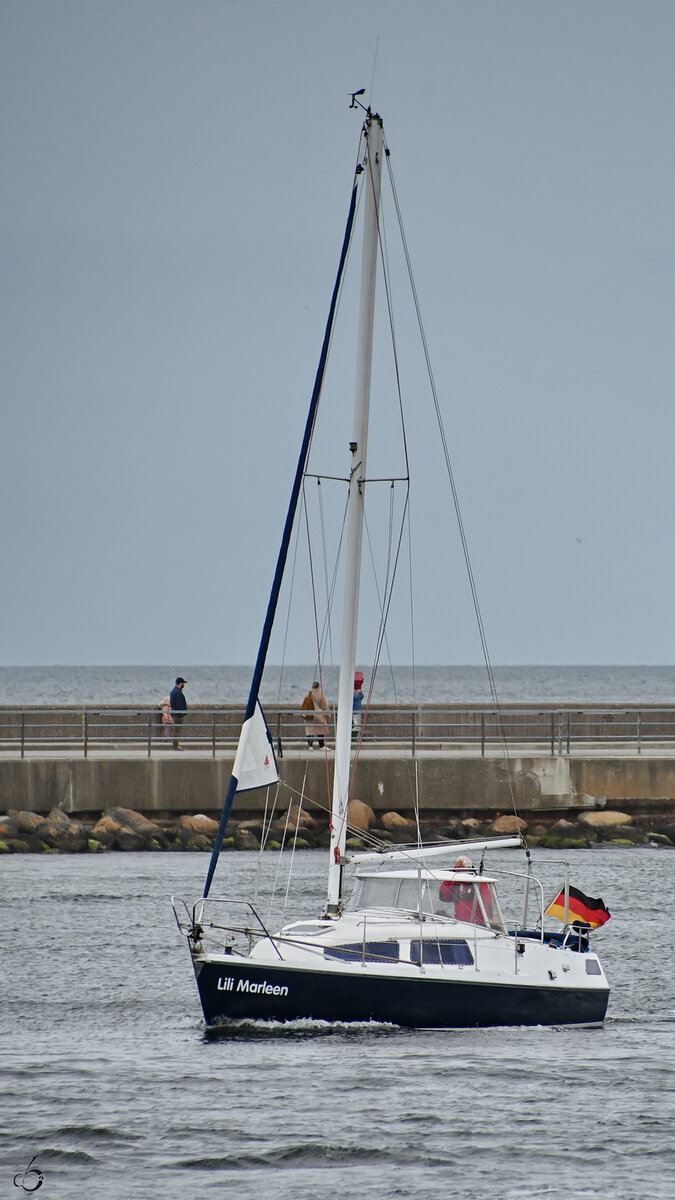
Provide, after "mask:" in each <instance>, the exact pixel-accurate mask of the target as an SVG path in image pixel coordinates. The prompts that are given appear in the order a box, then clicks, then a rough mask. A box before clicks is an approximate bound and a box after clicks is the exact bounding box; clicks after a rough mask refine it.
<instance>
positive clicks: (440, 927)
mask: <svg viewBox="0 0 675 1200" xmlns="http://www.w3.org/2000/svg"><path fill="white" fill-rule="evenodd" d="M364 916H365V919H366V921H367V927H368V933H367V935H366V939H365V940H364ZM420 934H421V927H420V922H419V920H418V919H415V917H414V916H411V917H410V919H408V920H401V919H400V914H399V915H397V918H396V920H394V921H392V920H390V919H387V918H384V919H383V918H378V917H377V916H376V915H374V914H372V913H368V914H359V913H350V914H347V916H345V917H343V918H340V919H339V920H338V921H337V922H334V921H333V922H316V927H315V930H313V931H311V932H310V933H309V934H304V933H301V932H300V931H299V930H295V931H294V927H293V926H291V927H289V928H288V929H286V930H284V931H283V932H282V934H280V935H279V936H278V937H274V938H263V939H262V940H261V941H259V942H258V943H257V945H256V946H255V947H254V949H253V951H252V953H251V954H250V955H249V956H244V955H239V954H237V953H227V952H224V953H222V954H214V953H209V954H205V953H203V952H200V951H199V949H196V950H195V951H194V952H193V963H194V968H195V974H196V977H197V985H198V988H199V995H200V999H201V1003H202V1008H203V1012H204V1017H205V1019H206V1022H207V1024H208V1025H218V1024H223V1023H228V1022H232V1021H251V1020H255V1021H258V1020H259V1021H280V1022H286V1021H294V1020H299V1019H313V1020H318V1021H340V1022H364V1021H376V1022H388V1023H391V1024H394V1025H401V1026H407V1027H413V1028H460V1027H470V1026H491V1025H599V1024H601V1023H602V1021H603V1019H604V1016H605V1012H606V1010H607V1002H608V997H609V987H608V984H607V981H606V979H605V976H604V974H603V972H602V968H601V966H600V963H599V961H598V959H597V956H596V955H595V954H593V953H591V952H589V951H588V948H587V942H586V941H584V940H583V939H581V940H579V939H577V941H576V942H573V943H570V944H568V945H567V946H565V947H563V946H562V944H561V941H560V940H559V939H558V940H554V941H553V942H552V943H549V942H547V941H544V942H542V941H541V940H535V938H534V937H531V936H527V935H518V936H515V937H514V936H510V935H506V934H500V933H495V932H493V931H491V930H487V929H478V928H476V927H474V926H471V925H467V924H464V925H463V924H461V923H457V922H452V923H446V922H431V923H429V922H425V929H424V931H423V934H422V936H420ZM438 946H442V947H444V948H448V947H449V948H450V957H454V958H455V959H456V961H454V962H450V961H448V962H444V963H443V962H437V963H433V962H425V961H424V959H425V958H426V957H427V955H428V954H429V950H428V948H429V947H431V948H432V949H433V956H436V950H435V949H434V948H435V947H438ZM387 954H389V955H391V958H390V960H389V961H385V960H384V956H385V955H387ZM420 959H422V962H420Z"/></svg>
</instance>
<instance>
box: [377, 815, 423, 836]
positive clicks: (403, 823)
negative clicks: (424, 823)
mask: <svg viewBox="0 0 675 1200" xmlns="http://www.w3.org/2000/svg"><path fill="white" fill-rule="evenodd" d="M381 822H382V825H383V826H384V828H385V829H388V830H389V831H390V833H395V832H396V831H401V832H403V833H416V832H417V825H416V824H415V822H414V821H411V820H410V819H409V818H408V817H402V816H401V814H400V813H397V812H387V813H384V815H383V816H382V818H381Z"/></svg>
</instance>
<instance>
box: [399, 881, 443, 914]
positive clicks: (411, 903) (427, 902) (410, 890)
mask: <svg viewBox="0 0 675 1200" xmlns="http://www.w3.org/2000/svg"><path fill="white" fill-rule="evenodd" d="M431 887H432V889H433V891H434V892H436V893H438V884H437V883H436V882H435V881H433V882H432V884H431ZM396 907H397V908H406V909H408V910H409V911H410V912H418V911H421V912H423V913H433V912H435V911H436V907H435V902H434V900H433V898H432V893H430V891H429V880H427V879H425V880H423V881H422V886H421V898H420V883H419V880H417V879H404V880H403V881H402V883H401V890H400V892H399V894H398V904H397V905H396Z"/></svg>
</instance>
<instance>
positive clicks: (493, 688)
mask: <svg viewBox="0 0 675 1200" xmlns="http://www.w3.org/2000/svg"><path fill="white" fill-rule="evenodd" d="M385 157H386V160H387V170H388V174H389V182H390V184H391V190H392V197H393V200H394V207H395V210H396V214H397V218H398V225H399V232H400V236H401V244H402V247H403V254H404V258H405V263H406V269H407V272H408V279H409V281H410V287H411V291H412V297H413V303H414V306H415V313H416V315H417V326H418V329H419V333H420V339H421V343H422V350H423V353H424V360H425V363H426V369H427V375H428V378H429V385H430V388H431V394H432V398H433V402H434V409H435V413H436V423H437V425H438V430H439V433H440V438H441V445H442V447H443V455H444V458H445V467H446V472H447V475H448V480H449V483H450V490H451V493H452V500H453V505H454V509H455V518H456V521H457V528H458V531H459V538H460V542H461V546H462V554H463V557H464V564H465V568H466V572H467V577H468V581H469V588H470V591H471V598H472V602H473V608H474V613H475V616H476V623H477V626H478V635H479V638H480V643H481V649H482V652H483V661H484V662H485V670H486V673H487V677H488V684H489V688H490V694H491V696H492V700H493V702H494V705H495V709H496V711H497V721H498V727H499V736H500V742H501V746H502V753H503V756H504V760H505V762H506V765H507V779H508V787H509V792H510V796H511V803H512V806H513V811H514V813H515V815H516V816H517V815H518V811H517V805H516V796H515V786H514V780H513V770H512V766H511V760H510V756H509V750H508V744H507V740H506V731H505V728H504V719H503V714H502V711H501V706H500V703H499V696H498V694H497V685H496V681H495V676H494V671H493V668H492V661H491V658H490V651H489V648H488V641H487V634H486V631H485V624H484V622H483V615H482V612H481V608H480V603H479V600H478V589H477V587H476V580H475V576H474V572H473V566H472V563H471V555H470V552H469V543H468V539H467V536H466V529H465V527H464V519H463V517H462V510H461V506H460V503H459V492H458V490H457V484H456V481H455V475H454V471H453V469H452V462H451V459H450V451H449V448H448V442H447V438H446V434H445V427H444V424H443V415H442V413H441V407H440V403H439V399H438V392H437V389H436V380H435V378H434V373H433V369H432V366H431V356H430V354H429V346H428V342H427V338H426V333H425V330H424V322H423V320H422V310H421V307H420V302H419V296H418V293H417V286H416V284H415V279H414V275H413V270H412V261H411V258H410V252H409V250H408V243H407V239H406V236H405V230H404V227H403V217H402V214H401V208H400V205H399V201H398V194H397V192H396V184H395V182H394V176H393V171H392V168H391V160H390V156H389V152H388V147H387V148H386V151H385Z"/></svg>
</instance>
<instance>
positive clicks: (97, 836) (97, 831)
mask: <svg viewBox="0 0 675 1200" xmlns="http://www.w3.org/2000/svg"><path fill="white" fill-rule="evenodd" d="M121 828H122V827H121V825H120V823H119V821H113V819H112V817H111V816H109V815H108V814H107V813H106V814H105V815H104V816H102V817H101V818H100V819H99V820H98V821H97V822H96V824H95V825H94V828H93V829H92V830H91V834H90V836H91V837H92V838H93V840H94V841H96V842H100V844H101V845H102V846H105V847H106V848H107V849H108V850H110V849H111V847H112V846H114V845H115V838H116V837H117V834H118V833H119V831H120V829H121Z"/></svg>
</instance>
